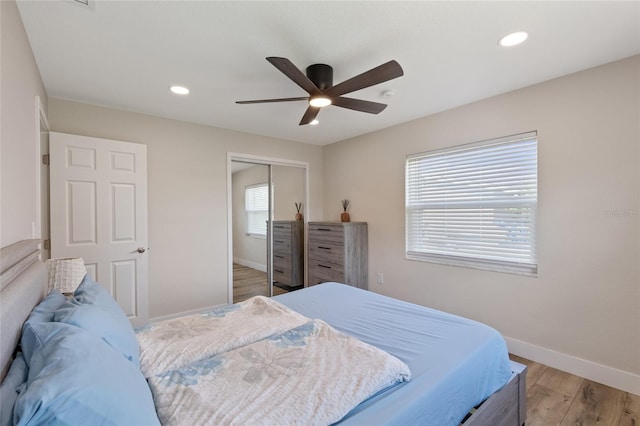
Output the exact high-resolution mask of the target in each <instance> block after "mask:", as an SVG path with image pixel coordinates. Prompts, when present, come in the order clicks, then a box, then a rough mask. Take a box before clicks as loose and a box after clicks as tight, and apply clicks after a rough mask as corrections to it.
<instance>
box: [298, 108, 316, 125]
mask: <svg viewBox="0 0 640 426" xmlns="http://www.w3.org/2000/svg"><path fill="white" fill-rule="evenodd" d="M319 112H320V108H318V107H312V106H309V108H307V110H306V111H305V112H304V115H303V116H302V120H300V126H304V125H305V124H309V123H311V122H312V121H313V120H314V119H315V118H316V117H317V116H318V113H319Z"/></svg>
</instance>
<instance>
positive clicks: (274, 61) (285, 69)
mask: <svg viewBox="0 0 640 426" xmlns="http://www.w3.org/2000/svg"><path fill="white" fill-rule="evenodd" d="M267 61H269V62H270V63H271V65H273V66H274V67H276V68H278V69H279V70H280V72H282V73H283V74H284V75H286V76H287V77H289V78H290V79H291V80H292V81H293V82H294V83H296V84H297V85H298V86H300V87H302V88H303V89H304V90H305V91H307V93H309V94H310V95H312V96H313V95H319V94H321V93H322V92H321V91H320V89H318V87H317V86H316V85H315V84H314V83H313V81H311V80H309V78H308V77H307V76H306V75H304V73H303V72H302V71H300V70H299V69H298V68H297V67H296V66H295V65H293V63H291V61H290V60H288V59H287V58H278V57H275V56H270V57H268V58H267Z"/></svg>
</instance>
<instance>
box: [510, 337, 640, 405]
mask: <svg viewBox="0 0 640 426" xmlns="http://www.w3.org/2000/svg"><path fill="white" fill-rule="evenodd" d="M505 340H506V342H507V347H508V348H509V352H510V353H512V354H514V355H518V356H521V357H523V358H527V359H530V360H531V361H535V362H539V363H541V364H545V365H548V366H549V367H553V368H557V369H558V370H562V371H566V372H567V373H571V374H574V375H576V376H580V377H583V378H585V379H589V380H593V381H594V382H598V383H602V384H603V385H607V386H611V387H613V388H616V389H620V390H622V391H624V392H630V393H633V394H636V395H640V375H638V374H634V373H631V372H629V371H623V370H618V369H617V368H613V367H608V366H606V365H602V364H598V363H595V362H593V361H588V360H586V359H582V358H578V357H575V356H572V355H567V354H563V353H561V352H556V351H554V350H551V349H547V348H543V347H541V346H536V345H533V344H531V343H527V342H523V341H521V340H517V339H512V338H510V337H505Z"/></svg>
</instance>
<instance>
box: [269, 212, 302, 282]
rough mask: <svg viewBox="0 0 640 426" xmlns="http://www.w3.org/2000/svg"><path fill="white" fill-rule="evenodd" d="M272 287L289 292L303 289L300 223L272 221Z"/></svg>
mask: <svg viewBox="0 0 640 426" xmlns="http://www.w3.org/2000/svg"><path fill="white" fill-rule="evenodd" d="M273 285H274V286H276V287H279V288H282V289H284V290H289V291H291V290H298V289H300V288H302V287H304V222H302V221H289V220H274V221H273Z"/></svg>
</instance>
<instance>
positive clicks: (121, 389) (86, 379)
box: [13, 322, 160, 426]
mask: <svg viewBox="0 0 640 426" xmlns="http://www.w3.org/2000/svg"><path fill="white" fill-rule="evenodd" d="M27 327H28V328H30V329H31V332H32V333H33V335H34V336H36V341H37V344H36V350H35V352H34V354H33V358H32V360H31V367H30V370H29V378H28V380H27V382H26V383H25V385H24V386H23V389H21V391H20V395H19V396H18V399H17V400H16V403H15V406H14V412H13V420H14V423H15V424H17V425H26V424H47V425H62V424H64V425H80V424H83V425H98V424H103V425H142V426H144V425H159V424H160V423H159V421H158V417H157V415H156V412H155V408H154V404H153V397H152V396H151V391H150V390H149V387H148V385H147V382H146V381H145V379H144V377H143V376H142V373H141V372H140V369H139V368H137V367H136V366H135V365H133V364H132V363H131V362H129V361H127V360H125V359H123V358H122V356H121V355H120V354H119V353H118V352H117V351H115V350H114V349H113V348H112V347H110V346H109V345H107V344H106V343H105V342H104V341H102V340H101V339H99V338H97V337H96V336H94V335H92V334H91V333H89V332H87V331H85V330H83V329H80V328H78V327H74V326H71V325H68V324H62V323H56V322H49V323H33V324H29V325H28V326H27Z"/></svg>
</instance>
